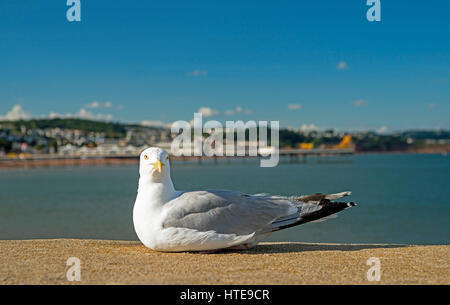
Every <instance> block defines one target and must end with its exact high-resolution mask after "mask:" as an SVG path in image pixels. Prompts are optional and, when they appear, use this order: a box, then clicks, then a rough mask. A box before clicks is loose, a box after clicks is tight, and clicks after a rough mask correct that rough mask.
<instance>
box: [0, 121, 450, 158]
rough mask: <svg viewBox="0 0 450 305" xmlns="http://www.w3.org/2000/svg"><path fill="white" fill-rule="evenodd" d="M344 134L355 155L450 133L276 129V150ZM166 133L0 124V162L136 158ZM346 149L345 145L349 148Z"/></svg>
mask: <svg viewBox="0 0 450 305" xmlns="http://www.w3.org/2000/svg"><path fill="white" fill-rule="evenodd" d="M346 135H350V136H351V141H352V142H351V145H352V146H353V147H354V148H355V150H356V152H389V151H418V152H440V153H447V152H448V151H449V148H450V131H442V130H439V131H403V132H397V133H392V134H380V133H377V132H371V131H360V132H352V133H348V132H340V131H335V130H331V129H330V130H324V131H317V130H313V131H302V130H296V129H292V128H291V129H281V130H280V148H283V149H312V148H324V147H332V146H333V145H337V144H338V143H340V142H341V141H342V140H343V139H344V137H345V136H346ZM175 136H176V135H174V134H171V131H170V129H168V128H163V127H148V126H142V125H138V124H135V125H133V124H120V123H108V122H100V121H87V120H80V119H54V120H23V121H6V122H0V157H2V158H24V157H27V156H31V155H59V156H80V155H86V156H96V155H98V156H104V155H123V156H127V155H130V156H133V155H138V154H139V152H140V151H142V150H143V149H144V148H146V147H149V146H159V147H164V148H167V149H170V145H171V142H172V139H173V138H174V137H175ZM349 145H350V144H348V145H347V146H349Z"/></svg>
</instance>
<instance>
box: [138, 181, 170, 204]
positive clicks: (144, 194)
mask: <svg viewBox="0 0 450 305" xmlns="http://www.w3.org/2000/svg"><path fill="white" fill-rule="evenodd" d="M175 193H176V191H175V188H174V186H173V183H172V180H171V179H170V177H166V178H164V179H163V180H161V181H159V182H154V181H151V180H150V178H149V177H141V178H139V187H138V197H141V198H143V199H145V201H147V202H149V203H166V202H167V201H169V200H171V199H172V198H173V197H174V196H175Z"/></svg>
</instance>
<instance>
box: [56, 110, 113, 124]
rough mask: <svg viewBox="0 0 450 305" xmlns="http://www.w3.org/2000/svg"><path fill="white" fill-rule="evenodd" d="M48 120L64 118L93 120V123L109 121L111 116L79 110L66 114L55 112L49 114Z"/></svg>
mask: <svg viewBox="0 0 450 305" xmlns="http://www.w3.org/2000/svg"><path fill="white" fill-rule="evenodd" d="M49 118H50V119H56V118H59V119H64V118H76V119H84V120H94V121H111V120H112V118H113V116H112V114H103V113H93V112H92V111H89V110H86V109H84V108H81V109H80V110H78V112H77V113H70V112H68V113H66V114H61V113H57V112H50V114H49Z"/></svg>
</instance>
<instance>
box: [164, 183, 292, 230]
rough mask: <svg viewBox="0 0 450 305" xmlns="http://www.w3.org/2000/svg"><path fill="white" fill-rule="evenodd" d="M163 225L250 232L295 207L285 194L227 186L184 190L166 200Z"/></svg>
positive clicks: (268, 223)
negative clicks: (274, 194) (230, 189)
mask: <svg viewBox="0 0 450 305" xmlns="http://www.w3.org/2000/svg"><path fill="white" fill-rule="evenodd" d="M167 208H168V213H167V217H166V219H165V220H164V222H163V227H164V228H168V227H180V228H188V229H195V230H198V231H215V232H217V233H222V234H237V235H247V234H251V233H253V232H258V231H261V230H264V229H265V228H267V227H268V226H270V223H271V222H273V221H274V220H276V219H278V218H280V217H283V216H286V215H289V214H291V213H293V212H294V211H296V208H295V206H294V205H293V204H292V203H291V201H290V200H288V199H287V198H285V197H279V196H266V195H247V194H244V193H241V192H235V191H227V190H206V191H193V192H184V193H182V194H181V195H180V196H178V197H177V198H175V199H173V200H172V201H170V202H168V203H167Z"/></svg>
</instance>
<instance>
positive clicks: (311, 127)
mask: <svg viewBox="0 0 450 305" xmlns="http://www.w3.org/2000/svg"><path fill="white" fill-rule="evenodd" d="M317 130H319V127H317V126H316V125H314V124H309V125H308V124H302V126H301V127H300V131H303V132H311V131H317Z"/></svg>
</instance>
